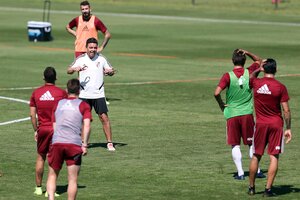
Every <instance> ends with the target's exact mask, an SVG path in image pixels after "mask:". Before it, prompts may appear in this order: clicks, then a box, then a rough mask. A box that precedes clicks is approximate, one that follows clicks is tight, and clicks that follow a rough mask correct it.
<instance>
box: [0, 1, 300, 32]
mask: <svg viewBox="0 0 300 200" xmlns="http://www.w3.org/2000/svg"><path fill="white" fill-rule="evenodd" d="M0 11H7V12H12V11H13V12H36V13H42V12H43V9H34V8H16V7H2V6H1V7H0ZM51 13H55V14H72V15H77V14H78V12H77V11H68V10H51ZM94 14H95V15H98V16H99V15H100V16H114V17H130V18H145V19H160V20H181V21H194V22H205V23H227V24H254V25H272V26H295V27H299V26H300V23H292V22H269V21H251V20H237V19H213V18H202V17H199V18H196V17H178V16H163V15H145V14H125V13H108V12H94Z"/></svg>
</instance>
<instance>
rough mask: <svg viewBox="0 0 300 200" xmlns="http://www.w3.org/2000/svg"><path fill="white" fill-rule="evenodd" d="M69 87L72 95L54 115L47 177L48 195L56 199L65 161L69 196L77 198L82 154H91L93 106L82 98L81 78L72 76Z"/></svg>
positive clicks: (58, 107)
mask: <svg viewBox="0 0 300 200" xmlns="http://www.w3.org/2000/svg"><path fill="white" fill-rule="evenodd" d="M67 90H68V98H67V99H62V100H60V101H59V102H58V104H57V105H56V106H55V107H54V109H53V111H54V113H53V115H52V117H53V118H52V121H53V128H54V134H53V137H52V144H51V147H50V150H49V154H48V163H49V173H48V181H47V192H48V199H50V200H53V199H54V195H55V193H54V192H55V190H56V179H57V177H58V174H59V172H60V170H61V168H62V165H63V163H64V161H66V165H67V170H68V199H76V195H77V179H78V174H79V170H80V166H81V156H82V155H86V154H87V144H88V138H89V134H90V121H91V117H92V116H91V111H90V106H89V105H88V104H87V103H86V102H84V101H82V100H80V99H78V95H79V90H80V83H79V80H78V79H71V80H69V81H68V83H67ZM82 138H83V140H82Z"/></svg>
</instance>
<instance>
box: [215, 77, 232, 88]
mask: <svg viewBox="0 0 300 200" xmlns="http://www.w3.org/2000/svg"><path fill="white" fill-rule="evenodd" d="M229 85H230V77H229V74H228V73H225V74H223V76H222V78H221V79H220V82H219V84H218V86H219V87H220V88H221V89H222V90H224V89H225V88H226V87H228V86H229Z"/></svg>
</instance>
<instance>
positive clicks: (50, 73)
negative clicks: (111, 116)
mask: <svg viewBox="0 0 300 200" xmlns="http://www.w3.org/2000/svg"><path fill="white" fill-rule="evenodd" d="M44 81H45V85H43V86H42V87H39V88H37V89H36V90H34V91H33V93H32V95H31V98H30V117H31V123H32V127H33V130H34V137H35V140H36V142H37V158H36V166H35V182H36V188H35V191H34V194H36V195H42V194H43V190H42V180H43V174H44V164H45V160H46V155H47V153H48V151H49V146H50V143H51V139H52V135H53V126H52V122H51V117H52V109H53V107H54V106H55V104H56V103H57V102H58V101H59V100H61V99H63V98H66V97H67V93H66V91H65V90H63V89H60V88H58V87H56V86H55V81H56V71H55V69H54V68H53V67H47V68H46V69H45V70H44ZM37 117H38V118H37Z"/></svg>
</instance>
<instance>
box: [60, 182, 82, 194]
mask: <svg viewBox="0 0 300 200" xmlns="http://www.w3.org/2000/svg"><path fill="white" fill-rule="evenodd" d="M77 188H78V189H82V188H86V186H85V185H77ZM66 192H68V184H67V185H57V186H56V193H57V194H59V195H60V194H63V193H66Z"/></svg>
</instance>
